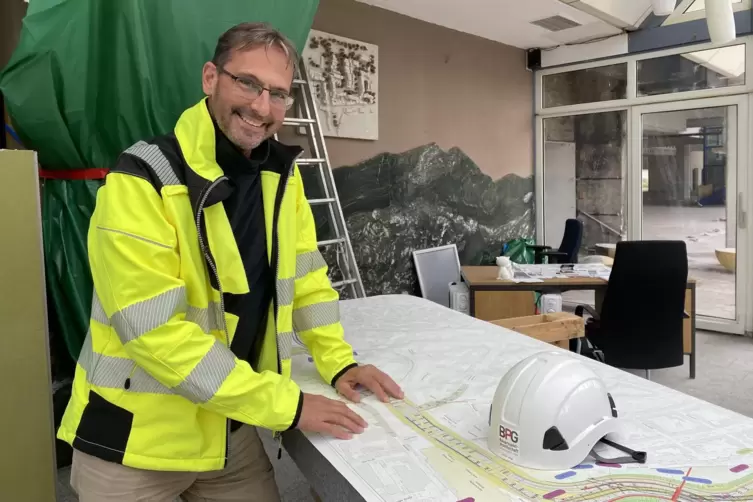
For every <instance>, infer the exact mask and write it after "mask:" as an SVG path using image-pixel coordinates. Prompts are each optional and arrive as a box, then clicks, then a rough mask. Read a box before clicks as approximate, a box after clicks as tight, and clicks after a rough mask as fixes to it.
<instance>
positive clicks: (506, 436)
mask: <svg viewBox="0 0 753 502" xmlns="http://www.w3.org/2000/svg"><path fill="white" fill-rule="evenodd" d="M499 438H500V439H501V440H503V441H508V440H510V441H512V442H513V443H517V442H518V431H514V430H512V429H508V428H507V427H505V426H504V425H500V426H499Z"/></svg>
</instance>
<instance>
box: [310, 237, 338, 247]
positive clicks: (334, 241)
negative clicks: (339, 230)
mask: <svg viewBox="0 0 753 502" xmlns="http://www.w3.org/2000/svg"><path fill="white" fill-rule="evenodd" d="M343 242H345V239H343V238H340V239H330V240H328V241H319V242H317V243H316V245H317V246H331V245H332V244H342V243H343Z"/></svg>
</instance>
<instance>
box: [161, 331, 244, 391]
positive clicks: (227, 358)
mask: <svg viewBox="0 0 753 502" xmlns="http://www.w3.org/2000/svg"><path fill="white" fill-rule="evenodd" d="M234 368H235V356H234V355H233V353H232V352H230V349H228V348H227V347H225V346H224V345H223V344H222V343H221V342H220V341H219V340H215V341H214V345H213V346H212V348H211V349H209V352H207V353H206V354H205V355H204V357H203V358H202V359H201V361H199V364H197V365H196V366H195V367H194V369H193V370H192V371H191V373H190V374H189V375H188V376H187V377H186V379H185V380H183V382H182V383H181V384H180V385H178V386H177V387H175V389H174V390H175V392H177V393H178V394H180V395H181V396H183V397H185V398H186V399H189V400H190V401H193V402H194V403H197V404H198V403H206V402H207V401H209V400H210V399H212V397H214V395H215V394H216V393H217V391H218V390H220V387H221V386H222V382H224V381H225V379H226V378H227V377H228V375H230V373H231V372H232V371H233V369H234Z"/></svg>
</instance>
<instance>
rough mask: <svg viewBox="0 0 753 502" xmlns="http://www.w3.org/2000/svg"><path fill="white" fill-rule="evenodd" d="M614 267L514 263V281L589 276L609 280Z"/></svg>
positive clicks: (592, 264) (591, 264)
mask: <svg viewBox="0 0 753 502" xmlns="http://www.w3.org/2000/svg"><path fill="white" fill-rule="evenodd" d="M611 272H612V269H611V268H609V267H607V266H606V265H603V264H601V263H590V264H585V265H559V264H554V265H520V264H517V263H514V264H513V273H514V275H513V279H512V281H513V282H543V281H544V280H545V279H567V278H576V277H588V278H593V279H603V280H605V281H606V280H609V274H610V273H611Z"/></svg>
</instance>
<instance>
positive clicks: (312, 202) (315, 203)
mask: <svg viewBox="0 0 753 502" xmlns="http://www.w3.org/2000/svg"><path fill="white" fill-rule="evenodd" d="M333 202H335V199H333V198H329V199H309V205H311V206H318V205H321V204H332V203H333Z"/></svg>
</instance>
